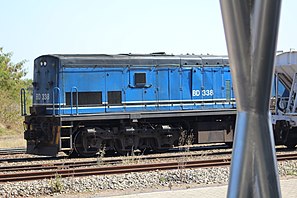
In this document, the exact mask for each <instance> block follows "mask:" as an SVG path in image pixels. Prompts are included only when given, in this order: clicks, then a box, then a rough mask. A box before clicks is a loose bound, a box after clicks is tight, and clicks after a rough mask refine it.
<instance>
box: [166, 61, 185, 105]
mask: <svg viewBox="0 0 297 198" xmlns="http://www.w3.org/2000/svg"><path fill="white" fill-rule="evenodd" d="M181 77H182V69H181V68H180V67H172V68H169V83H170V86H169V90H170V102H171V106H170V110H180V109H182V98H183V97H182V94H183V92H182V89H183V87H182V82H181Z"/></svg>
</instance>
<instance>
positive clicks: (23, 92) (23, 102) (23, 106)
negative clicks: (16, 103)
mask: <svg viewBox="0 0 297 198" xmlns="http://www.w3.org/2000/svg"><path fill="white" fill-rule="evenodd" d="M21 115H22V116H25V115H27V112H26V90H25V89H24V88H22V89H21Z"/></svg>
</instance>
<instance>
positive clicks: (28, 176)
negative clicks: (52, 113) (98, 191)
mask: <svg viewBox="0 0 297 198" xmlns="http://www.w3.org/2000/svg"><path fill="white" fill-rule="evenodd" d="M277 160H278V161H285V160H297V154H283V155H277ZM230 161H231V158H221V159H210V160H192V161H186V162H163V163H152V164H136V165H125V166H103V167H80V168H74V167H71V166H64V167H63V168H60V169H56V170H46V171H35V172H33V171H30V172H28V171H27V172H16V173H9V174H0V182H13V181H27V180H37V179H45V178H54V177H55V176H56V175H59V176H60V177H70V176H71V177H79V176H89V175H107V174H120V173H129V172H145V171H154V170H169V169H186V168H205V167H214V166H228V165H230ZM30 170H31V169H30Z"/></svg>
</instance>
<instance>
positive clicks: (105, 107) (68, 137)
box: [21, 53, 284, 156]
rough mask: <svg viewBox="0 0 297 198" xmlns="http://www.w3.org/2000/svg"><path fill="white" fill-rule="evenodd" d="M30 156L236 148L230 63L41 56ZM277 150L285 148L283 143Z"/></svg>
mask: <svg viewBox="0 0 297 198" xmlns="http://www.w3.org/2000/svg"><path fill="white" fill-rule="evenodd" d="M25 98H26V97H25V90H24V89H23V90H22V91H21V100H22V114H23V115H24V116H25V121H24V126H25V132H24V136H25V139H26V140H27V153H30V154H39V155H51V156H56V155H57V154H58V152H60V151H62V152H65V153H66V154H72V155H75V154H78V155H80V156H94V155H96V153H97V152H98V151H99V150H100V149H103V148H104V150H105V151H114V150H115V151H117V152H119V153H126V152H129V151H131V150H136V149H137V150H162V149H168V148H172V147H173V146H178V145H183V144H185V143H186V142H188V141H189V140H190V143H193V144H197V143H216V142H225V143H229V144H231V143H232V140H233V134H234V131H233V130H234V128H235V119H236V104H235V98H234V94H233V87H232V80H231V74H230V66H229V62H228V57H227V56H199V55H180V56H176V55H166V54H164V53H153V54H147V55H143V54H139V55H137V54H119V55H105V54H102V55H63V54H61V55H44V56H40V57H38V58H36V59H35V61H34V79H33V105H32V107H30V114H29V115H27V114H26V107H25V105H24V104H26V101H25ZM279 143H284V139H280V141H279Z"/></svg>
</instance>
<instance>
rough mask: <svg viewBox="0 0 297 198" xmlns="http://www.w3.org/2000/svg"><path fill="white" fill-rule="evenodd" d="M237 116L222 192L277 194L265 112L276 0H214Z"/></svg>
mask: <svg viewBox="0 0 297 198" xmlns="http://www.w3.org/2000/svg"><path fill="white" fill-rule="evenodd" d="M220 3H221V10H222V16H223V22H224V29H225V36H226V40H227V47H228V53H229V58H230V65H231V72H232V78H233V82H234V92H235V96H236V104H237V111H238V114H237V121H236V129H235V138H234V148H233V154H232V164H231V173H230V177H229V188H228V197H232V198H233V197H234V198H238V197H241V198H242V197H261V198H263V197H267V198H268V197H269V198H271V197H280V196H281V193H280V187H279V179H278V172H277V164H276V156H275V147H274V139H273V133H272V125H271V120H270V117H271V116H270V113H269V99H270V92H271V85H272V77H273V71H274V68H273V63H274V56H275V48H276V40H277V33H278V23H279V15H280V6H281V0H220Z"/></svg>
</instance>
